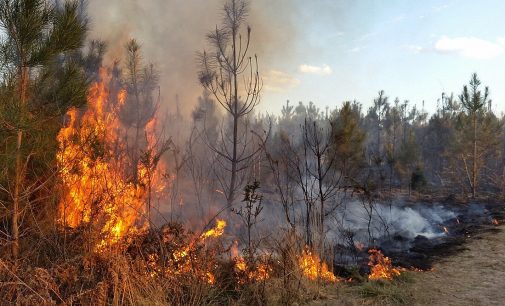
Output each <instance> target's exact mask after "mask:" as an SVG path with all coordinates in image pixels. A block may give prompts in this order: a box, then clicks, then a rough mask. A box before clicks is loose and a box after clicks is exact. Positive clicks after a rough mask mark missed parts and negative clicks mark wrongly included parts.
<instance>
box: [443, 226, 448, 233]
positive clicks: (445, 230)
mask: <svg viewBox="0 0 505 306" xmlns="http://www.w3.org/2000/svg"><path fill="white" fill-rule="evenodd" d="M443 229H444V233H446V234H449V229H448V228H447V227H445V226H444V227H443Z"/></svg>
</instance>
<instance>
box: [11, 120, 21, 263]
mask: <svg viewBox="0 0 505 306" xmlns="http://www.w3.org/2000/svg"><path fill="white" fill-rule="evenodd" d="M22 139H23V131H21V130H19V131H18V135H17V143H16V178H15V185H14V197H13V204H12V257H13V258H14V259H17V258H18V256H19V226H18V220H19V206H20V205H19V204H20V203H19V202H20V199H19V197H20V192H21V184H22V181H23V174H22V173H23V169H22V167H23V166H22V158H21V142H22Z"/></svg>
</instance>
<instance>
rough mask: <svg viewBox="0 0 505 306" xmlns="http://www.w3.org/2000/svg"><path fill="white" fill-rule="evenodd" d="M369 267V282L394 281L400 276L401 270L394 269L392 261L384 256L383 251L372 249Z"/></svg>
mask: <svg viewBox="0 0 505 306" xmlns="http://www.w3.org/2000/svg"><path fill="white" fill-rule="evenodd" d="M368 253H369V254H370V257H369V262H368V266H370V275H368V279H369V280H392V279H393V277H396V276H399V275H400V269H398V268H395V267H393V265H392V263H391V259H390V258H389V257H386V256H384V254H382V252H381V251H379V250H376V249H371V250H369V251H368Z"/></svg>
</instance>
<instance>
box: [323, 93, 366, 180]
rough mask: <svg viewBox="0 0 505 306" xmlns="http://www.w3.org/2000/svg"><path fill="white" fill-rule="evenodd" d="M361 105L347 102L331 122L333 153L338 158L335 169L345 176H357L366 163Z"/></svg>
mask: <svg viewBox="0 0 505 306" xmlns="http://www.w3.org/2000/svg"><path fill="white" fill-rule="evenodd" d="M360 109H361V108H360V105H358V104H357V103H354V104H351V102H345V103H344V105H343V106H342V108H341V109H340V110H339V111H338V113H337V115H336V116H335V117H334V118H333V119H332V120H331V135H330V143H331V153H330V154H332V155H334V156H335V157H336V162H335V163H334V167H335V168H336V169H338V170H340V171H341V172H342V173H343V174H344V176H349V175H353V174H355V173H354V172H355V171H356V170H357V169H359V168H360V167H361V166H362V165H363V163H364V141H365V132H364V131H362V129H361V127H360V121H361V113H360Z"/></svg>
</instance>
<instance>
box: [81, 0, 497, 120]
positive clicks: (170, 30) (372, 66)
mask: <svg viewBox="0 0 505 306" xmlns="http://www.w3.org/2000/svg"><path fill="white" fill-rule="evenodd" d="M224 1H225V0H146V1H138V0H107V1H103V0H88V11H89V16H90V38H91V39H94V38H98V39H103V40H105V41H107V42H108V45H109V53H108V55H109V59H111V60H115V59H117V58H121V57H122V55H121V52H124V45H125V44H126V41H127V40H128V39H130V38H135V39H137V40H138V41H139V43H140V44H141V45H142V51H143V53H144V59H145V60H146V62H147V61H149V62H153V63H154V64H156V67H158V68H159V70H160V74H161V79H160V80H161V81H160V83H161V84H160V87H161V94H162V97H163V100H164V101H165V104H166V105H167V107H169V108H170V107H171V108H172V109H174V108H175V106H174V105H176V103H175V102H174V101H176V100H177V101H179V103H178V104H179V105H180V106H181V108H182V109H183V110H184V111H185V112H186V113H190V112H191V110H192V109H193V108H194V106H195V103H196V101H197V98H198V96H199V95H201V94H202V87H201V85H200V84H199V83H198V79H197V71H198V67H197V63H196V62H197V61H196V54H197V52H198V51H200V52H201V51H203V50H205V49H209V45H208V44H207V43H206V40H205V37H206V34H207V33H208V32H209V31H211V30H212V29H214V28H215V27H216V25H217V24H219V23H220V21H221V17H220V16H222V7H223V3H224ZM250 2H251V7H250V8H251V10H250V14H249V18H248V20H247V22H248V23H249V24H250V26H251V27H252V45H251V49H250V50H251V55H253V53H254V54H256V55H257V56H258V58H259V65H260V66H259V67H260V75H261V77H262V79H263V82H264V86H263V90H262V101H261V104H260V105H259V107H258V110H259V111H260V112H262V113H270V114H279V113H280V110H281V108H282V106H283V105H285V103H286V100H290V101H291V104H292V105H296V104H297V103H298V102H299V101H303V102H304V103H308V102H309V101H312V102H314V103H315V104H316V105H318V106H319V107H320V108H321V110H324V109H325V108H326V107H329V108H330V109H334V108H335V107H337V106H340V105H341V104H342V102H343V101H347V100H357V101H359V102H361V103H362V104H363V106H364V108H365V109H366V108H368V107H369V106H370V105H371V104H372V103H373V99H374V98H375V97H376V96H377V93H378V92H379V91H380V90H384V91H385V92H386V95H387V96H389V97H390V100H391V101H393V100H394V99H395V98H396V97H398V98H399V99H400V100H401V101H402V102H403V101H404V100H409V101H410V104H411V105H413V104H416V105H417V107H418V108H422V107H423V101H424V109H425V110H426V111H427V112H429V113H433V112H434V111H435V110H436V107H437V99H439V98H440V97H441V94H442V92H445V93H447V94H450V93H454V94H455V96H457V95H458V94H459V93H460V92H461V90H462V87H463V85H464V84H467V83H468V81H469V79H470V76H471V74H472V73H474V72H476V73H477V74H478V75H479V77H480V79H481V81H482V84H483V85H487V86H489V88H490V94H491V98H492V99H493V109H494V111H496V112H498V113H501V112H505V86H504V85H505V71H504V68H505V18H504V12H505V1H503V0H480V1H475V0H310V1H309V0H251V1H250ZM121 50H123V51H121ZM123 55H124V54H123ZM123 57H124V56H123ZM109 62H111V61H109ZM176 96H177V97H178V98H177V99H176V98H175V97H176Z"/></svg>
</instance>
